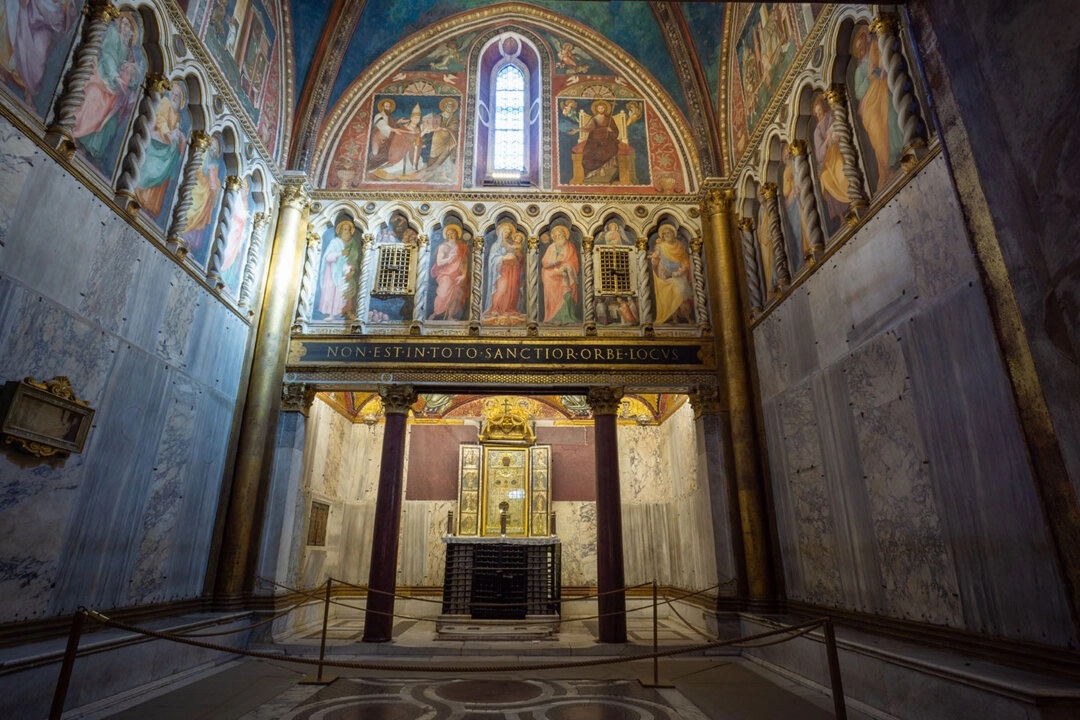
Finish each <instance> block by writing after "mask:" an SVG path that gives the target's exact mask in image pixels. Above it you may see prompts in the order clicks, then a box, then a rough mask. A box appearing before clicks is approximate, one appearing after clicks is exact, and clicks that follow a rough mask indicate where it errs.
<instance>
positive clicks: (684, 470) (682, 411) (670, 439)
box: [654, 403, 708, 500]
mask: <svg viewBox="0 0 1080 720" xmlns="http://www.w3.org/2000/svg"><path fill="white" fill-rule="evenodd" d="M654 431H656V432H657V433H659V434H660V436H661V438H662V442H663V452H664V471H665V472H666V473H667V475H668V477H669V478H670V480H669V482H670V485H671V493H672V497H673V499H676V500H681V499H684V498H687V497H696V496H699V495H702V496H703V497H706V498H707V497H708V490H707V489H705V488H704V487H703V486H704V483H703V482H699V468H700V469H701V474H702V476H703V474H704V473H703V470H704V466H702V465H700V464H699V459H698V456H697V432H698V424H697V423H696V422H695V420H694V409H693V408H692V407H691V406H690V403H683V405H682V407H680V408H679V409H678V410H676V411H675V412H674V413H672V415H671V417H669V418H668V419H667V420H665V421H664V424H663V425H661V426H660V427H657V428H654Z"/></svg>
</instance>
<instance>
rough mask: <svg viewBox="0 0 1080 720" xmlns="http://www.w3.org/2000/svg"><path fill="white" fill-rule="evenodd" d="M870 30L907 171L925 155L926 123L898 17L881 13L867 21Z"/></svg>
mask: <svg viewBox="0 0 1080 720" xmlns="http://www.w3.org/2000/svg"><path fill="white" fill-rule="evenodd" d="M870 33H871V34H872V35H874V36H876V37H877V43H878V50H880V51H881V64H882V65H883V66H884V67H885V72H886V83H887V84H888V86H889V93H890V94H891V95H892V104H893V109H895V110H896V118H897V124H898V125H899V126H900V132H901V133H902V134H903V143H904V148H903V150H901V151H900V164H901V165H902V166H903V168H904V169H905V170H911V169H912V168H913V167H914V166H915V163H917V162H918V160H919V158H920V157H922V156H923V155H924V154H926V123H925V122H923V118H922V113H921V112H920V111H919V101H918V100H916V99H915V92H914V90H913V84H912V79H911V74H910V73H909V72H908V65H907V60H906V59H905V58H904V53H903V51H902V49H901V47H900V19H899V18H898V17H897V16H896V15H895V14H893V13H886V14H884V15H881V16H880V17H877V18H875V19H874V21H873V22H872V23H870Z"/></svg>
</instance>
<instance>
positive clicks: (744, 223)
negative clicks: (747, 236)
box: [739, 217, 754, 232]
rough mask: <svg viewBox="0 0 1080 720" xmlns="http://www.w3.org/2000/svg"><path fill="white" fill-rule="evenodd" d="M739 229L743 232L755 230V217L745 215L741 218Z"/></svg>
mask: <svg viewBox="0 0 1080 720" xmlns="http://www.w3.org/2000/svg"><path fill="white" fill-rule="evenodd" d="M739 229H740V230H742V231H743V232H753V230H754V218H752V217H743V218H739Z"/></svg>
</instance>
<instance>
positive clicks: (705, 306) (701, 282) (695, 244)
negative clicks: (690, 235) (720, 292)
mask: <svg viewBox="0 0 1080 720" xmlns="http://www.w3.org/2000/svg"><path fill="white" fill-rule="evenodd" d="M704 244H705V242H704V240H702V239H701V238H700V237H696V238H694V239H693V240H691V241H690V250H691V251H692V252H691V253H690V267H691V269H692V272H693V273H694V308H695V309H696V310H697V321H698V327H699V328H701V332H702V333H704V334H706V335H707V334H709V333H711V332H712V324H711V323H710V321H709V318H710V316H711V313H710V312H709V296H708V293H706V292H705V264H704V262H702V259H701V250H702V246H703V245H704Z"/></svg>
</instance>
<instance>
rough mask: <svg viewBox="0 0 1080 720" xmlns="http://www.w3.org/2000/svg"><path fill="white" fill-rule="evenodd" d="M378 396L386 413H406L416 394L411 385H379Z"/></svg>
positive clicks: (414, 400)
mask: <svg viewBox="0 0 1080 720" xmlns="http://www.w3.org/2000/svg"><path fill="white" fill-rule="evenodd" d="M379 397H380V398H382V404H383V412H384V413H386V414H387V415H408V414H409V408H410V407H412V404H413V403H414V402H416V398H417V397H418V394H417V392H416V390H415V389H414V388H413V386H412V385H380V386H379Z"/></svg>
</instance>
